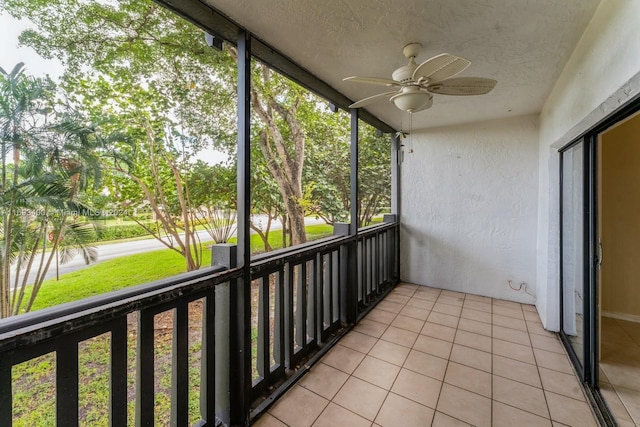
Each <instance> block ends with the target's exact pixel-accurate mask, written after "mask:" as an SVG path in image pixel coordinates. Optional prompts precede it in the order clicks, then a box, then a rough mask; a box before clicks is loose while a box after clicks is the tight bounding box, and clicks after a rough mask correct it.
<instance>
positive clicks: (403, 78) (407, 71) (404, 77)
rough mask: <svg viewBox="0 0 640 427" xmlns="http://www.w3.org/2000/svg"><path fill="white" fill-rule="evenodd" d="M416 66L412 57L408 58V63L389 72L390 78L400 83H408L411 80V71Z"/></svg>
mask: <svg viewBox="0 0 640 427" xmlns="http://www.w3.org/2000/svg"><path fill="white" fill-rule="evenodd" d="M417 67H418V64H416V61H414V60H413V57H411V58H409V63H408V64H407V65H404V66H402V67H400V68H398V69H397V70H395V71H394V72H393V74H391V78H392V79H393V80H395V81H397V82H400V83H409V82H412V81H413V72H414V71H415V70H416V68H417Z"/></svg>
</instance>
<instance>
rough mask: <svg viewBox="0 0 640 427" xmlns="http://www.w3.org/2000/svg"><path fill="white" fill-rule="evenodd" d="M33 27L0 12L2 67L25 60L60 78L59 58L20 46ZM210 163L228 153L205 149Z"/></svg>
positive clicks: (29, 67) (32, 68) (37, 71)
mask: <svg viewBox="0 0 640 427" xmlns="http://www.w3.org/2000/svg"><path fill="white" fill-rule="evenodd" d="M29 27H33V24H32V23H31V22H28V21H26V20H17V19H15V18H13V17H12V16H10V15H9V14H7V13H4V12H0V41H1V42H0V43H1V44H0V67H2V68H3V69H4V70H5V71H6V72H11V70H12V69H13V67H14V66H15V65H16V64H17V63H18V62H24V64H25V68H26V71H27V73H28V74H30V75H32V76H34V77H44V76H45V75H46V74H49V76H50V77H51V78H52V79H53V80H58V79H59V77H60V76H61V75H62V73H63V71H64V68H63V66H62V64H61V63H60V62H59V61H57V60H46V59H44V58H42V57H40V55H38V54H37V53H36V52H35V51H34V50H33V49H31V48H30V47H25V46H19V42H18V36H19V35H20V33H21V32H22V31H24V30H25V29H27V28H29ZM197 158H198V159H200V160H203V161H205V162H207V163H209V164H216V163H221V162H224V161H225V160H226V159H227V155H226V154H224V153H221V152H218V151H215V150H213V149H208V150H204V151H203V152H201V153H199V155H198V156H197Z"/></svg>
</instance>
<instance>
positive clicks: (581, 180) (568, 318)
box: [560, 141, 588, 372]
mask: <svg viewBox="0 0 640 427" xmlns="http://www.w3.org/2000/svg"><path fill="white" fill-rule="evenodd" d="M585 154H586V149H585V142H584V141H580V142H578V143H576V144H574V145H572V146H571V147H569V148H568V149H566V150H565V151H563V152H562V153H561V182H562V184H561V225H560V226H561V236H562V238H561V255H562V259H561V284H562V286H561V296H560V297H561V301H562V335H563V338H564V339H565V340H566V341H568V343H569V346H570V349H571V350H572V351H570V353H573V354H572V355H573V358H574V359H576V360H577V362H578V363H577V365H578V367H579V369H580V370H582V371H583V372H584V363H585V348H586V347H585V341H586V340H585V338H586V337H585V295H586V294H587V293H586V290H587V289H586V284H587V281H586V280H585V279H586V277H587V274H586V273H587V272H586V271H585V267H586V266H585V264H586V263H585V260H586V257H585V255H586V249H585V248H586V243H587V241H586V238H587V233H586V227H585V220H586V218H585V213H586V211H587V209H586V207H587V206H588V204H587V203H588V200H587V194H586V193H587V192H586V191H585V178H586V176H587V174H586V167H587V165H588V162H587V156H586V155H585Z"/></svg>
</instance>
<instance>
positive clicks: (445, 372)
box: [431, 291, 469, 426]
mask: <svg viewBox="0 0 640 427" xmlns="http://www.w3.org/2000/svg"><path fill="white" fill-rule="evenodd" d="M440 295H442V291H440V294H438V298H440ZM464 295H465V296H464V299H463V301H462V306H464V301H465V300H466V298H467V297H466V294H464ZM436 302H437V300H436ZM460 314H461V315H462V310H460ZM460 319H461V317H460V316H458V322H457V323H456V328H455V329H456V332H455V334H454V335H453V341H452V342H451V349H450V350H449V356H448V357H447V367H446V368H445V370H444V374H443V376H442V383H441V384H440V391H439V392H438V399H436V404H435V409H434V413H433V419H432V420H431V425H432V426H433V420H435V417H436V412H438V405H439V404H440V398H441V397H442V389H443V388H444V385H445V379H446V378H447V372H448V371H449V365H450V364H451V353H453V346H454V345H455V342H456V336H457V335H458V326H459V325H460ZM443 414H444V412H443ZM445 415H447V416H451V415H449V414H445ZM452 418H454V417H452ZM456 419H458V418H456ZM460 421H462V420H460ZM464 422H466V421H464ZM467 424H469V423H467Z"/></svg>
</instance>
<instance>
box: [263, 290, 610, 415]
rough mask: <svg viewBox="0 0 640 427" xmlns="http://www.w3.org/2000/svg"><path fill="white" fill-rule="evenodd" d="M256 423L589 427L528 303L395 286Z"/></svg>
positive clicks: (556, 347)
mask: <svg viewBox="0 0 640 427" xmlns="http://www.w3.org/2000/svg"><path fill="white" fill-rule="evenodd" d="M255 425H256V426H261V427H265V426H269V427H270V426H291V427H298V426H372V425H373V426H394V427H397V426H407V427H409V426H420V427H423V426H468V425H475V426H491V425H493V426H509V427H512V426H563V425H574V426H580V427H585V426H594V425H597V424H596V421H595V419H594V417H593V415H592V412H591V409H590V407H589V405H588V404H587V402H586V400H585V397H584V395H583V392H582V389H581V387H580V384H579V383H578V380H577V379H576V377H575V375H574V373H573V370H572V368H571V365H570V362H569V360H568V358H567V356H566V353H565V351H564V348H563V347H562V345H561V343H560V341H559V340H558V338H557V337H556V335H555V334H552V333H550V332H547V331H545V330H544V329H543V328H542V324H541V323H540V319H539V317H538V314H537V312H536V310H535V307H534V306H531V305H523V304H518V303H513V302H508V301H502V300H495V299H491V298H486V297H479V296H475V295H470V294H463V293H458V292H451V291H446V290H440V289H434V288H428V287H418V286H415V285H408V284H401V285H398V286H397V287H396V288H395V289H394V290H393V291H392V292H391V293H390V294H389V295H388V296H387V297H386V298H385V300H384V301H382V302H380V304H378V306H377V307H376V308H375V309H374V310H372V311H371V312H370V313H369V314H368V315H367V317H366V318H365V319H364V320H363V321H362V322H360V323H359V324H358V325H357V326H356V327H355V328H354V329H353V330H352V331H351V332H349V333H348V334H347V335H346V336H345V337H344V338H343V339H342V340H340V342H339V343H338V344H337V345H336V346H335V347H334V348H333V349H331V351H329V353H327V355H325V357H324V358H323V359H322V360H321V362H320V363H318V364H316V365H315V366H314V367H313V368H312V369H311V371H310V372H309V373H308V374H307V375H305V376H304V377H303V378H302V379H301V380H300V381H299V382H298V384H296V385H294V386H293V387H292V388H291V389H290V390H289V391H288V392H287V393H286V394H285V395H284V396H283V397H282V398H281V399H280V400H279V401H278V402H276V404H274V405H273V406H272V407H271V409H270V410H269V411H268V413H266V414H264V415H263V416H262V417H260V419H258V420H257V422H256V423H255Z"/></svg>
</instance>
